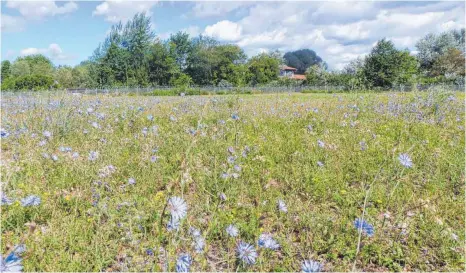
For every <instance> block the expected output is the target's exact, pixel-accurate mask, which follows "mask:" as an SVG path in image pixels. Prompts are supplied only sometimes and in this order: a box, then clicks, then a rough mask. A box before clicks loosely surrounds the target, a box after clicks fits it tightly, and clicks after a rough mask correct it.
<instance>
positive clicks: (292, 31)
mask: <svg viewBox="0 0 466 273" xmlns="http://www.w3.org/2000/svg"><path fill="white" fill-rule="evenodd" d="M1 7H2V11H1V14H2V18H1V20H2V27H1V38H2V43H1V54H2V60H4V59H8V60H14V59H15V58H17V57H18V56H23V55H28V54H35V53H42V54H45V55H47V56H48V57H50V58H51V59H52V61H53V62H54V63H55V64H67V65H76V64H78V63H79V62H81V61H83V60H86V59H87V58H88V57H89V56H90V55H91V54H92V52H93V50H94V49H95V48H96V47H97V45H98V44H99V42H102V41H103V40H104V38H105V36H106V33H107V31H108V30H109V29H110V26H111V25H112V24H114V23H116V22H118V21H120V20H121V21H123V22H124V21H126V20H128V19H129V18H131V17H132V16H133V15H134V14H135V13H137V12H142V11H146V12H147V13H149V14H150V15H151V17H152V23H153V28H154V30H155V32H156V34H157V35H158V37H159V38H161V39H166V38H168V37H169V35H170V33H173V32H176V31H179V30H183V31H186V32H188V33H190V34H191V35H199V34H204V35H209V36H213V37H214V38H216V39H218V40H220V41H222V42H225V43H234V44H238V45H239V46H241V47H242V48H243V49H244V50H245V52H246V53H247V54H248V55H249V56H252V55H255V54H257V53H260V52H264V51H270V50H275V49H278V50H280V51H282V52H283V53H284V52H286V51H289V50H296V49H300V48H310V49H313V50H315V51H316V52H317V54H318V55H320V56H321V57H322V58H323V59H324V60H325V61H326V62H327V63H328V64H329V66H330V68H333V69H340V68H342V67H343V66H344V65H345V64H347V63H348V62H349V61H351V60H353V59H355V58H357V57H361V56H364V55H365V54H367V53H368V52H369V51H370V49H371V47H372V46H373V45H374V43H375V42H376V41H377V40H378V39H381V38H384V37H386V38H389V39H391V40H392V41H394V43H395V45H396V46H398V47H399V48H408V49H409V50H411V51H413V53H415V46H414V45H415V43H416V40H418V39H419V38H421V37H422V36H424V35H426V34H427V33H429V32H434V33H440V32H442V31H446V30H450V29H454V28H460V27H464V25H465V4H464V2H433V1H430V2H395V1H389V2H383V1H379V2H374V1H365V2H354V1H353V2H343V1H338V2H330V1H323V2H322V1H320V2H317V1H313V2H285V1H281V2H265V1H264V2H240V1H235V2H232V1H216V2H175V1H167V2H161V1H158V2H153V1H139V2H137V1H122V0H120V1H95V2H89V1H87V2H84V1H74V2H67V1H63V2H60V1H29V2H22V1H4V2H2V3H1Z"/></svg>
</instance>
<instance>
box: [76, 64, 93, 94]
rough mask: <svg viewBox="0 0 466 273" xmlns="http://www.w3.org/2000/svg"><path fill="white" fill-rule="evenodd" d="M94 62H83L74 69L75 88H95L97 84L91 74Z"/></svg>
mask: <svg viewBox="0 0 466 273" xmlns="http://www.w3.org/2000/svg"><path fill="white" fill-rule="evenodd" d="M92 67H93V64H92V63H91V62H88V61H86V62H82V63H80V64H79V65H77V66H75V67H74V68H73V70H72V72H71V73H72V86H73V87H75V88H93V87H96V86H97V83H96V82H95V81H94V78H93V77H92V75H91V70H92Z"/></svg>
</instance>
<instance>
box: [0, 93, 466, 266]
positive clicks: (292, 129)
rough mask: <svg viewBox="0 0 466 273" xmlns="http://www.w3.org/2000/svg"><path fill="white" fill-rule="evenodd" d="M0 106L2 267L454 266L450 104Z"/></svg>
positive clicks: (263, 100) (459, 186) (373, 100)
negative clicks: (0, 112)
mask: <svg viewBox="0 0 466 273" xmlns="http://www.w3.org/2000/svg"><path fill="white" fill-rule="evenodd" d="M1 103H2V105H1V106H2V116H1V118H2V123H1V127H2V129H1V149H2V150H1V151H2V155H1V173H2V178H1V182H2V205H1V233H2V240H1V253H3V255H2V256H3V258H6V257H7V256H8V257H9V259H6V260H3V258H2V269H5V267H7V266H15V267H13V269H22V270H23V271H179V272H181V271H305V272H315V271H351V270H361V271H419V270H422V271H464V270H465V254H464V253H465V229H464V227H465V214H464V211H465V198H464V197H465V195H464V192H465V185H464V179H465V171H464V163H465V142H464V141H465V131H464V124H465V114H464V110H465V109H464V108H465V103H464V94H463V93H453V92H422V93H421V92H410V93H377V94H375V93H360V94H288V93H287V94H262V95H231V96H229V95H224V96H183V97H182V96H166V97H156V96H124V95H120V96H112V95H111V94H110V95H104V94H102V95H70V94H67V95H54V96H53V95H52V96H48V97H47V96H43V97H40V96H21V95H16V96H8V97H3V98H2V101H1ZM8 262H10V264H8ZM10 269H11V267H10Z"/></svg>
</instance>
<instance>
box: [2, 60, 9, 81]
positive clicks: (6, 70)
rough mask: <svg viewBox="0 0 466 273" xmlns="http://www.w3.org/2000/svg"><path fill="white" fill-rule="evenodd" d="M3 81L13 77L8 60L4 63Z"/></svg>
mask: <svg viewBox="0 0 466 273" xmlns="http://www.w3.org/2000/svg"><path fill="white" fill-rule="evenodd" d="M1 75H2V81H4V80H6V79H8V78H9V77H10V75H11V63H10V61H8V60H5V61H3V62H2V74H1Z"/></svg>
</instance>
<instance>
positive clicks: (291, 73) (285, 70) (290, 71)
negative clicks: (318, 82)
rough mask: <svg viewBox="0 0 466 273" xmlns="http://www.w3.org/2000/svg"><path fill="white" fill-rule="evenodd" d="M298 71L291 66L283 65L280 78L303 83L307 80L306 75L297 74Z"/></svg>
mask: <svg viewBox="0 0 466 273" xmlns="http://www.w3.org/2000/svg"><path fill="white" fill-rule="evenodd" d="M297 70H298V69H296V68H294V67H291V66H287V65H281V66H280V77H287V78H290V79H293V80H301V81H303V80H305V79H306V75H302V74H296V71H297Z"/></svg>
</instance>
